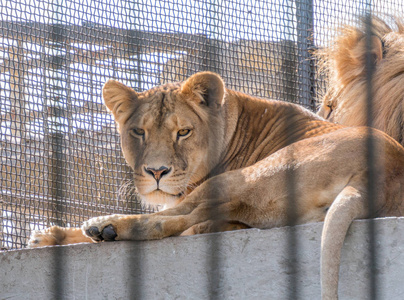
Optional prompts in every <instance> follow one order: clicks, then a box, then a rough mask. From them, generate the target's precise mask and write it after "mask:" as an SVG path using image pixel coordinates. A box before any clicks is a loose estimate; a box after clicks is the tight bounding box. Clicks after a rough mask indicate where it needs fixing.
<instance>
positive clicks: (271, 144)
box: [30, 72, 404, 299]
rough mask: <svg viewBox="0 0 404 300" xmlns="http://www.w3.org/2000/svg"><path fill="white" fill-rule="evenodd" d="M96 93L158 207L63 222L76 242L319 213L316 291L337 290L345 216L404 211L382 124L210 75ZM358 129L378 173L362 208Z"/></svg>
mask: <svg viewBox="0 0 404 300" xmlns="http://www.w3.org/2000/svg"><path fill="white" fill-rule="evenodd" d="M102 92H103V98H104V101H105V105H106V106H107V108H108V109H109V110H110V111H111V112H112V114H113V116H114V118H115V121H116V124H117V129H118V131H119V134H120V137H121V148H122V152H123V155H124V157H125V159H126V162H127V163H128V165H129V166H130V167H131V168H132V170H133V179H134V183H135V185H136V187H137V189H138V193H139V195H140V197H141V198H142V200H143V201H144V202H147V203H152V204H160V205H164V206H165V209H164V210H162V211H159V212H156V213H152V214H145V215H109V216H101V217H96V218H92V219H90V220H88V221H86V222H84V224H83V226H82V231H79V230H77V229H72V230H71V232H70V233H71V235H73V236H74V238H75V239H76V241H78V240H79V239H80V237H81V238H82V239H83V241H88V238H89V237H90V238H91V239H92V240H93V241H94V242H99V241H116V240H154V239H162V238H165V237H169V236H177V235H180V234H196V233H206V232H216V231H225V230H233V229H241V228H251V227H255V228H261V229H268V228H273V227H279V226H286V225H295V224H303V223H309V222H323V221H324V230H323V233H322V246H321V247H322V250H321V280H322V294H323V298H324V299H336V298H337V290H338V272H339V261H340V251H341V247H342V244H343V241H344V238H345V235H346V232H347V230H348V228H349V226H350V224H351V222H352V221H353V220H354V219H356V218H369V217H378V216H401V215H403V213H404V201H403V200H404V148H403V147H401V145H400V144H398V143H397V142H396V141H395V140H394V139H393V138H391V137H389V136H388V135H386V134H385V133H383V132H381V131H378V130H376V129H372V128H367V127H355V128H350V127H345V126H342V125H338V124H334V123H331V122H327V121H325V120H324V119H323V118H321V117H319V116H317V115H316V114H314V113H312V112H310V111H308V110H306V109H305V108H303V107H300V106H298V105H296V104H292V103H286V102H282V101H276V100H266V99H261V98H256V97H252V96H249V95H246V94H243V93H240V92H236V91H233V90H231V89H227V88H225V85H224V82H223V80H222V78H221V77H220V76H219V75H217V74H215V73H211V72H201V73H196V74H194V75H192V76H191V77H189V78H188V79H187V80H186V81H184V82H179V83H172V84H165V85H163V86H160V87H156V88H153V89H151V90H148V91H145V92H141V93H137V92H136V91H134V90H133V89H131V88H129V87H127V86H125V85H124V84H122V83H120V82H118V81H115V80H109V81H108V82H107V83H106V84H105V85H104V87H103V91H102ZM368 138H370V139H372V141H373V144H374V152H375V159H374V161H373V166H374V168H375V169H376V170H377V173H378V177H377V178H376V179H375V180H374V181H373V185H374V190H375V195H374V197H375V203H374V209H373V210H371V211H370V210H369V209H368V203H367V200H368V197H367V182H368V176H367V174H368V172H369V169H368V166H367V155H366V152H367V151H366V149H367V148H366V147H367V146H366V145H367V139H368ZM289 179H293V181H292V183H293V186H291V184H290V183H291V181H289ZM290 216H293V219H292V218H291V217H290ZM52 228H53V229H52ZM52 228H50V229H46V230H45V231H42V232H40V234H38V233H33V236H32V238H31V242H30V246H31V247H35V246H43V245H45V244H47V243H49V241H45V243H44V242H43V241H44V238H43V236H47V237H50V238H52V235H53V232H54V230H55V228H56V229H58V227H52ZM64 234H65V235H66V236H68V235H69V229H66V230H65V231H64ZM77 235H79V236H77ZM57 243H59V244H65V242H64V241H61V240H60V239H59V240H58V241H57ZM52 244H56V242H52Z"/></svg>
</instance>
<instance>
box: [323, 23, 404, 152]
mask: <svg viewBox="0 0 404 300" xmlns="http://www.w3.org/2000/svg"><path fill="white" fill-rule="evenodd" d="M389 24H391V25H390V26H389V25H388V24H387V23H386V22H384V21H383V20H381V19H380V18H378V17H373V19H372V30H373V35H372V36H371V43H370V44H371V48H370V49H369V50H370V54H371V57H372V63H374V72H373V76H372V93H373V113H372V116H373V125H372V126H373V127H375V128H377V129H379V130H382V131H384V132H386V133H387V134H388V135H390V136H391V137H393V138H395V139H396V140H397V141H398V142H399V143H400V144H401V145H403V146H404V96H403V95H404V23H403V22H402V21H401V20H399V19H393V20H391V22H389ZM366 54H367V44H366V26H365V24H364V22H361V23H359V24H358V25H357V26H345V27H343V28H342V30H341V33H340V35H339V36H338V37H337V38H336V39H335V40H334V43H332V45H331V46H329V47H326V48H324V49H321V50H319V51H318V52H317V55H318V57H319V59H320V61H321V63H320V64H321V65H322V67H323V69H324V70H325V71H326V75H327V77H328V85H329V88H328V90H327V92H326V93H325V94H324V96H323V97H321V107H320V110H319V112H318V114H319V115H320V116H322V117H324V118H327V119H328V120H329V121H331V122H337V123H339V124H343V125H348V126H363V125H366V124H367V107H368V104H367V92H366V91H367V83H366V80H367V79H366V76H367V74H366Z"/></svg>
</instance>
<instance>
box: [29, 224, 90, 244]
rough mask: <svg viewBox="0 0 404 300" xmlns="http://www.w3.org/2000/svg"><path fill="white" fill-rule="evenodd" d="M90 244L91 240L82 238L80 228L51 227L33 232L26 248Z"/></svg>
mask: <svg viewBox="0 0 404 300" xmlns="http://www.w3.org/2000/svg"><path fill="white" fill-rule="evenodd" d="M92 242H94V241H93V240H92V239H91V238H89V237H87V236H83V232H82V231H81V229H80V228H62V227H59V226H52V227H49V228H46V229H44V230H40V231H34V232H33V233H32V234H31V237H30V239H29V241H28V247H30V248H36V247H44V246H54V245H69V244H77V243H92Z"/></svg>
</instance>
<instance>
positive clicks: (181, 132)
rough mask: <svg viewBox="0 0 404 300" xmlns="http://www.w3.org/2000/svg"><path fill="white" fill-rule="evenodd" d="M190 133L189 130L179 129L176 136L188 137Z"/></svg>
mask: <svg viewBox="0 0 404 300" xmlns="http://www.w3.org/2000/svg"><path fill="white" fill-rule="evenodd" d="M190 132H191V130H190V129H181V130H178V132H177V136H186V135H188V134H189V133H190Z"/></svg>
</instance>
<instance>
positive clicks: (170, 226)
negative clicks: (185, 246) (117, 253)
mask: <svg viewBox="0 0 404 300" xmlns="http://www.w3.org/2000/svg"><path fill="white" fill-rule="evenodd" d="M192 225H193V224H192V222H191V219H190V218H189V217H186V216H181V215H180V216H164V215H160V214H159V213H155V214H149V215H110V216H103V217H97V218H92V219H90V220H88V221H86V222H85V223H84V224H83V226H82V230H83V232H85V233H86V234H87V235H88V236H89V237H91V238H92V239H94V240H95V241H102V240H105V241H114V240H116V241H118V240H155V239H161V238H164V237H168V236H172V235H178V234H180V233H181V232H183V231H184V230H186V229H188V228H189V227H191V226H192Z"/></svg>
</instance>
